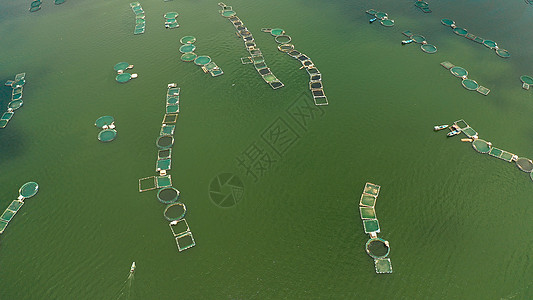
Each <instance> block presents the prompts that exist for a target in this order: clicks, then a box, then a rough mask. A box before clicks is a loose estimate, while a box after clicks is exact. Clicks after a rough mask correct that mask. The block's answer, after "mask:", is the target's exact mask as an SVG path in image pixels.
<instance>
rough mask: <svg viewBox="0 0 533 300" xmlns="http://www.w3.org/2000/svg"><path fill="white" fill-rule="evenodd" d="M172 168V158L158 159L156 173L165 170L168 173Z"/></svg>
mask: <svg viewBox="0 0 533 300" xmlns="http://www.w3.org/2000/svg"><path fill="white" fill-rule="evenodd" d="M171 166H172V159H170V158H165V159H158V160H157V162H156V164H155V171H156V172H159V171H163V170H164V171H168V170H170V169H171Z"/></svg>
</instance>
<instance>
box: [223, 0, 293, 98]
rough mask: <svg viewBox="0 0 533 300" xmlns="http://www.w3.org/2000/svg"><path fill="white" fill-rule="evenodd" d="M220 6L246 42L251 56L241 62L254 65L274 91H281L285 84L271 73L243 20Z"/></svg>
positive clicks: (227, 7)
mask: <svg viewBox="0 0 533 300" xmlns="http://www.w3.org/2000/svg"><path fill="white" fill-rule="evenodd" d="M218 6H220V7H221V10H220V11H219V12H220V15H221V16H223V17H224V18H228V19H229V20H230V22H231V23H232V24H233V26H234V27H235V30H237V32H236V33H235V34H236V35H237V36H238V37H240V38H242V40H243V41H244V46H245V47H246V50H247V51H248V53H249V54H250V56H249V57H243V58H241V62H242V63H243V64H251V63H253V64H254V67H255V69H256V70H257V72H258V73H259V75H261V77H262V78H263V80H264V81H265V82H266V83H268V84H269V85H270V87H272V88H273V89H279V88H280V87H283V86H284V85H283V83H282V82H281V81H280V80H279V79H278V78H277V77H276V76H275V75H274V74H273V73H272V72H271V71H270V68H269V67H268V66H267V64H266V62H265V58H264V57H263V53H262V52H261V49H259V48H258V47H257V45H256V44H255V40H254V37H253V36H252V33H251V32H250V31H249V30H248V28H246V26H244V24H243V22H242V21H241V19H239V17H237V13H236V12H234V11H233V8H232V7H231V6H227V5H226V4H224V3H222V2H219V3H218Z"/></svg>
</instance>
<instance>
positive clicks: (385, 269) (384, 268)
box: [374, 258, 392, 274]
mask: <svg viewBox="0 0 533 300" xmlns="http://www.w3.org/2000/svg"><path fill="white" fill-rule="evenodd" d="M374 266H375V268H376V273H379V274H384V273H392V264H391V261H390V258H378V259H374Z"/></svg>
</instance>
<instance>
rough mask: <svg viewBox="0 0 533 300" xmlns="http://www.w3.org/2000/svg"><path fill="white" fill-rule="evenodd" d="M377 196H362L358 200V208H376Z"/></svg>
mask: <svg viewBox="0 0 533 300" xmlns="http://www.w3.org/2000/svg"><path fill="white" fill-rule="evenodd" d="M376 200H377V196H373V195H368V194H362V195H361V199H360V200H359V206H367V207H374V206H376Z"/></svg>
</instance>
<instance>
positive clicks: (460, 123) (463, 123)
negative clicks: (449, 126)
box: [453, 119, 470, 130]
mask: <svg viewBox="0 0 533 300" xmlns="http://www.w3.org/2000/svg"><path fill="white" fill-rule="evenodd" d="M453 124H455V125H457V126H459V128H460V129H461V130H463V129H466V128H468V127H470V125H468V123H466V121H465V120H463V119H461V120H457V121H455V122H453Z"/></svg>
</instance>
